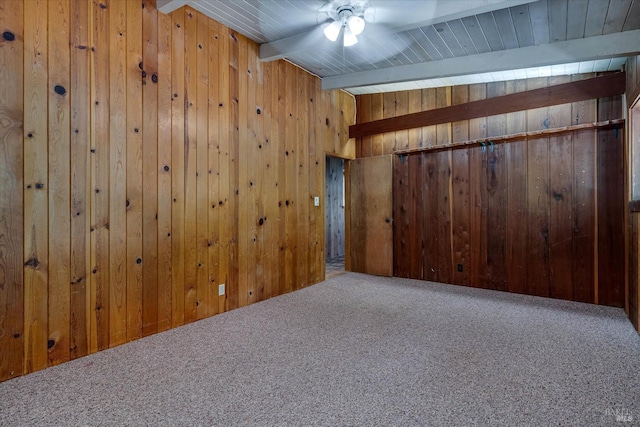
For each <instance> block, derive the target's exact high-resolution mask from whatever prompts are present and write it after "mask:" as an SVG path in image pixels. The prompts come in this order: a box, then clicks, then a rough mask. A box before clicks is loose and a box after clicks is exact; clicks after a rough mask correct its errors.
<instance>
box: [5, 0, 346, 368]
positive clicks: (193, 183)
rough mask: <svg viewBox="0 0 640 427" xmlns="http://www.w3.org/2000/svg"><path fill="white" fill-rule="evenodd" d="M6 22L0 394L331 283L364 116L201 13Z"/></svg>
mask: <svg viewBox="0 0 640 427" xmlns="http://www.w3.org/2000/svg"><path fill="white" fill-rule="evenodd" d="M0 11H2V13H0V22H1V23H2V27H3V32H4V31H7V32H9V31H10V32H11V33H12V34H13V35H14V37H13V39H12V40H8V39H6V38H5V40H3V41H2V43H0V70H1V71H2V76H3V78H2V80H1V81H0V117H1V118H2V119H1V120H0V138H1V141H2V144H0V175H1V176H2V185H1V186H0V272H1V273H0V347H1V348H2V350H1V351H0V380H6V379H9V378H12V377H15V376H18V375H21V374H24V373H29V372H32V371H35V370H38V369H42V368H44V367H47V366H50V365H53V364H57V363H61V362H64V361H66V360H69V359H72V358H77V357H81V356H84V355H86V354H89V353H93V352H96V351H98V350H102V349H106V348H109V347H112V346H115V345H119V344H121V343H124V342H128V341H131V340H134V339H137V338H140V337H142V336H145V335H149V334H152V333H155V332H158V331H161V330H165V329H167V328H169V327H177V326H180V325H182V324H185V323H188V322H190V321H194V320H196V319H198V318H203V317H207V316H211V315H213V314H216V313H219V312H222V311H225V310H230V309H233V308H237V307H239V306H242V305H246V304H247V303H251V302H256V301H259V300H261V299H265V298H269V297H271V296H275V295H279V294H281V293H283V292H286V291H290V290H293V289H299V288H301V287H304V286H307V285H310V284H313V283H316V282H318V281H320V280H322V279H323V278H324V239H325V235H324V227H323V226H324V219H323V213H324V212H323V210H322V209H323V208H322V207H316V206H314V205H313V197H314V196H318V197H320V200H322V201H324V185H323V182H324V156H325V153H330V154H333V155H335V156H338V157H342V158H353V157H354V156H355V143H354V141H353V140H349V139H348V127H349V125H351V124H353V121H354V118H355V117H354V111H355V105H354V99H353V97H351V96H350V95H349V94H346V93H344V92H339V91H332V92H322V91H321V90H320V83H319V80H318V79H317V77H314V76H312V75H310V74H308V73H306V72H304V71H303V70H301V69H299V68H297V67H295V66H294V65H292V64H290V63H287V62H284V61H280V62H272V63H262V62H260V61H259V60H258V58H257V55H258V46H257V45H256V44H254V43H253V42H252V41H250V40H248V39H246V38H244V37H243V36H241V35H239V34H237V33H235V32H234V31H231V30H230V29H229V28H226V27H224V26H222V25H219V24H218V23H216V22H214V21H212V20H211V19H209V18H206V17H205V16H204V15H202V14H200V13H199V12H196V11H195V10H192V9H189V8H183V9H180V10H177V11H175V12H174V13H172V14H171V15H170V16H166V15H161V14H159V13H158V12H157V11H156V9H155V2H154V1H153V0H144V1H141V2H121V1H115V0H111V1H108V0H102V1H100V2H96V1H91V0H70V1H69V0H56V1H51V2H46V1H45V2H41V3H38V2H35V1H34V2H16V1H13V0H0ZM23 24H24V30H23ZM6 37H7V38H11V37H10V36H9V35H7V36H6ZM289 76H292V78H293V76H295V82H296V83H295V84H294V85H292V84H291V80H289V79H288V77H289ZM22 130H24V135H23V133H22ZM310 136H311V137H310ZM23 197H24V199H23ZM285 233H286V236H285ZM285 237H286V238H285ZM279 254H286V255H287V262H286V263H285V262H284V259H285V258H281V257H280V256H279ZM50 261H53V262H50ZM239 262H244V264H242V265H244V268H243V270H238V265H239ZM249 279H250V280H249ZM285 280H286V281H288V282H285ZM254 282H255V283H254ZM223 283H224V284H225V287H226V294H225V295H223V296H218V285H219V284H223ZM241 284H242V287H241V286H240V285H241Z"/></svg>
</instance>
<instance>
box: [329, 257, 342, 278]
mask: <svg viewBox="0 0 640 427" xmlns="http://www.w3.org/2000/svg"><path fill="white" fill-rule="evenodd" d="M325 265H326V271H325V277H326V278H327V279H332V278H334V277H335V276H337V275H339V274H342V273H344V255H343V256H339V257H336V258H331V259H328V260H327V262H326V264H325Z"/></svg>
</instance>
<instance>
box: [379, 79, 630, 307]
mask: <svg viewBox="0 0 640 427" xmlns="http://www.w3.org/2000/svg"><path fill="white" fill-rule="evenodd" d="M559 80H560V81H561V80H562V79H560V78H558V79H556V78H554V79H534V80H528V81H513V82H505V83H492V84H487V85H472V86H469V87H461V88H452V91H451V98H452V102H453V103H456V104H457V103H462V102H466V101H467V100H476V99H483V98H484V97H485V95H486V96H499V95H502V94H506V93H516V92H521V91H523V90H524V89H525V87H526V86H527V85H528V86H529V88H533V87H543V86H546V85H550V84H557V83H559V82H560V81H559ZM423 94H424V92H423ZM431 96H432V97H433V99H432V102H433V103H437V98H438V92H437V91H433V92H432V93H431ZM388 98H389V99H391V98H393V94H389V95H388ZM440 99H441V101H440V102H442V100H443V99H446V92H441V93H440ZM423 101H424V98H423ZM599 106H600V108H599V110H600V111H599V114H598V115H596V113H597V111H596V108H595V107H596V102H595V101H586V102H584V103H574V104H564V105H559V106H553V107H548V108H541V109H536V110H528V111H522V112H514V113H510V114H505V115H500V116H493V117H487V118H480V119H474V120H470V121H468V122H466V121H465V122H457V123H452V124H451V128H450V129H451V139H452V140H454V141H457V140H461V141H464V140H468V139H476V138H481V137H485V136H487V135H488V136H491V135H496V136H500V135H504V134H514V133H522V132H526V131H527V130H539V129H544V128H547V127H550V126H551V127H556V126H558V127H561V126H568V125H570V124H571V123H573V122H582V123H588V122H594V121H598V120H606V119H611V118H613V117H620V115H621V105H620V98H619V97H618V98H612V99H601V100H599ZM435 129H436V131H435V132H434V136H435V137H436V138H437V140H439V139H440V138H441V137H442V135H443V132H444V135H447V133H448V127H447V126H442V129H443V131H442V132H439V133H438V131H437V129H439V127H438V125H437V126H436V128H435ZM427 133H428V130H427ZM596 133H598V134H599V137H598V138H599V139H598V144H597V148H596V139H595V135H596ZM424 134H425V129H423V135H424ZM621 138H623V133H622V129H620V128H614V129H610V130H609V129H606V130H598V131H595V130H583V131H577V132H573V133H569V134H558V135H551V136H548V137H537V138H529V139H523V140H514V141H509V142H506V143H502V144H500V145H494V146H493V147H492V145H491V144H486V145H485V147H484V150H483V149H482V146H471V147H458V148H456V149H453V150H451V149H450V150H442V151H428V152H416V153H410V154H401V155H398V156H396V159H395V161H394V178H393V182H394V190H393V191H394V272H395V273H394V274H395V275H397V276H400V277H413V278H421V276H422V278H423V279H425V280H437V281H441V282H445V283H454V284H467V285H469V284H470V285H472V286H478V287H483V288H491V289H500V290H508V291H512V292H519V293H528V294H534V295H543V296H551V297H554V298H561V299H568V300H578V301H585V302H596V303H598V302H599V303H602V304H606V305H613V306H620V305H621V304H622V303H623V302H624V290H623V287H622V284H623V283H624V280H623V274H624V267H623V264H622V263H620V262H619V260H620V259H622V258H623V254H622V252H621V251H623V250H624V245H623V241H624V240H623V238H624V235H623V233H622V224H623V222H624V218H623V207H622V200H623V197H622V195H623V194H622V188H623V185H622V181H623V180H622V170H623V168H622V151H621V146H622V145H621ZM400 144H402V142H400ZM614 187H615V188H616V190H612V189H613V188H614ZM614 248H615V249H614ZM465 258H466V259H465ZM416 260H419V263H418V264H416ZM460 270H461V271H460ZM602 276H607V277H608V278H607V279H606V280H605V279H603V278H602ZM630 292H631V291H630ZM595 295H598V299H596V298H595Z"/></svg>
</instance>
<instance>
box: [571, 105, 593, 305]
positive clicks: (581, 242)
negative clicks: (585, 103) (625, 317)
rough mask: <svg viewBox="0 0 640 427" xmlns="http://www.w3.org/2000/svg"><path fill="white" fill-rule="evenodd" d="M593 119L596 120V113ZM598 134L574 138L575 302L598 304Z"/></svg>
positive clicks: (573, 268)
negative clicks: (596, 268)
mask: <svg viewBox="0 0 640 427" xmlns="http://www.w3.org/2000/svg"><path fill="white" fill-rule="evenodd" d="M592 116H593V117H595V109H594V110H593V113H592ZM595 146H596V132H595V131H594V130H589V131H582V132H577V133H575V134H574V135H573V183H572V184H573V188H572V194H573V215H572V219H573V227H572V228H573V265H572V270H573V274H572V277H573V289H572V294H573V299H574V300H576V301H581V302H589V303H594V302H596V300H595V294H594V291H595V287H594V283H595V275H594V263H595V247H594V244H593V242H594V239H595V235H596V234H595V232H596V225H595V214H596V198H595V194H596V193H595V188H596V182H595V180H596V174H595V173H594V171H593V167H594V165H595V164H596V150H595Z"/></svg>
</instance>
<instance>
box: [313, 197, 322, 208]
mask: <svg viewBox="0 0 640 427" xmlns="http://www.w3.org/2000/svg"><path fill="white" fill-rule="evenodd" d="M313 206H320V197H318V196H316V197H314V198H313Z"/></svg>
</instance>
